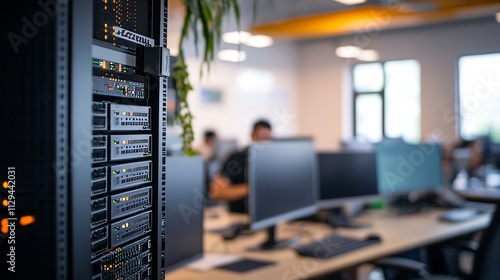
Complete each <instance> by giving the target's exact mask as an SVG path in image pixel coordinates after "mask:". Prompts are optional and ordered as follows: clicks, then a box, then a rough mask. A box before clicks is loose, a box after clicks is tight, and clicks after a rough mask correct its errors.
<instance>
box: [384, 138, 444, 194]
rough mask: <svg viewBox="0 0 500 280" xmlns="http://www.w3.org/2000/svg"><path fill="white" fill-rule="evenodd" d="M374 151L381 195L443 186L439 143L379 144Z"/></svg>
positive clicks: (434, 188)
mask: <svg viewBox="0 0 500 280" xmlns="http://www.w3.org/2000/svg"><path fill="white" fill-rule="evenodd" d="M375 151H376V157H377V181H378V193H379V194H380V195H386V196H387V195H389V196H390V195H401V194H407V193H409V192H426V191H431V190H436V189H437V188H439V187H442V186H443V183H444V182H443V166H442V152H441V148H440V146H439V145H438V144H420V145H413V144H377V145H376V148H375Z"/></svg>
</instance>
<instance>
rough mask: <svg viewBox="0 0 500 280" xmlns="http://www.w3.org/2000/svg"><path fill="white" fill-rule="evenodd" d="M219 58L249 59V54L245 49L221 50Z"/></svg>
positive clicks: (228, 59)
mask: <svg viewBox="0 0 500 280" xmlns="http://www.w3.org/2000/svg"><path fill="white" fill-rule="evenodd" d="M217 58H218V59H219V60H224V61H230V62H241V61H244V60H245V59H247V54H246V53H245V52H244V51H237V50H221V51H219V52H218V53H217Z"/></svg>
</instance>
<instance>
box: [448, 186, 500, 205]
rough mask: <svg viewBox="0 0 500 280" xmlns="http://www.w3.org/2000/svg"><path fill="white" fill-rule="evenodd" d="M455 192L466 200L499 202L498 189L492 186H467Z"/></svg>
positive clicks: (499, 192)
mask: <svg viewBox="0 0 500 280" xmlns="http://www.w3.org/2000/svg"><path fill="white" fill-rule="evenodd" d="M457 193H458V194H459V195H461V196H463V197H464V198H465V199H467V200H472V201H479V202H488V203H500V189H492V188H474V189H473V188H469V189H465V190H462V191H457Z"/></svg>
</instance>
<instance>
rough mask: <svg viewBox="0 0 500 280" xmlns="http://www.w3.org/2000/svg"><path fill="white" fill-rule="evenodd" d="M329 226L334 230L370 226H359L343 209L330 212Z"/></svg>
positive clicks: (366, 225)
mask: <svg viewBox="0 0 500 280" xmlns="http://www.w3.org/2000/svg"><path fill="white" fill-rule="evenodd" d="M328 224H329V225H330V226H332V227H333V228H366V227H370V226H371V225H370V224H357V223H354V222H353V220H352V219H351V218H349V217H348V216H347V215H346V213H345V212H344V210H343V209H342V208H341V207H338V208H333V209H330V210H329V211H328Z"/></svg>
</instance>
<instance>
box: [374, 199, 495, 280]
mask: <svg viewBox="0 0 500 280" xmlns="http://www.w3.org/2000/svg"><path fill="white" fill-rule="evenodd" d="M463 249H464V250H469V251H475V256H474V263H473V267H472V273H471V275H468V276H467V277H465V279H471V280H498V279H499V276H500V265H499V263H498V260H499V259H500V202H497V203H496V208H495V213H494V214H493V217H492V218H491V222H490V225H489V226H488V228H487V229H486V230H485V232H484V235H483V237H482V238H481V241H480V242H479V246H478V248H477V250H476V249H475V248H471V247H470V246H469V247H464V248H463ZM374 264H375V265H376V266H378V267H382V268H384V267H387V268H399V269H402V270H406V271H410V272H413V273H414V274H415V275H417V277H416V278H415V279H423V280H444V279H446V280H453V279H462V278H459V277H456V276H446V275H431V274H430V273H429V272H428V271H427V270H426V266H425V264H423V263H420V262H417V261H413V260H408V259H404V258H384V259H380V260H377V261H375V262H374Z"/></svg>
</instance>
